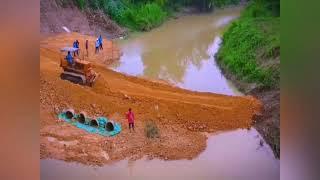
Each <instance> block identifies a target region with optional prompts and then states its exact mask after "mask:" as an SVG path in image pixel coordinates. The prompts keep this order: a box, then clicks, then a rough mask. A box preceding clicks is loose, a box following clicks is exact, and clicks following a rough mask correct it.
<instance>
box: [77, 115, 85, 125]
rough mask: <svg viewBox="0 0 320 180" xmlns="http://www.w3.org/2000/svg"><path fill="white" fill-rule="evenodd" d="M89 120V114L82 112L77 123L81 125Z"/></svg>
mask: <svg viewBox="0 0 320 180" xmlns="http://www.w3.org/2000/svg"><path fill="white" fill-rule="evenodd" d="M86 118H87V114H86V113H85V112H81V113H80V114H79V116H78V119H77V121H78V122H79V123H81V124H85V122H86Z"/></svg>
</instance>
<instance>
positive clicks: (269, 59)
mask: <svg viewBox="0 0 320 180" xmlns="http://www.w3.org/2000/svg"><path fill="white" fill-rule="evenodd" d="M279 56H280V19H279V18H277V17H272V16H271V14H270V12H268V10H267V9H266V6H264V5H263V4H259V3H255V2H254V3H252V4H251V5H250V6H248V7H247V8H246V9H245V11H244V12H243V14H242V15H241V18H240V19H239V20H237V21H235V22H233V23H232V24H231V26H230V27H229V28H228V29H227V31H226V32H225V33H224V35H223V44H222V46H221V48H220V49H219V51H218V53H217V61H218V63H219V64H220V65H222V67H223V68H224V69H227V70H228V71H230V72H231V73H232V74H235V75H236V76H237V77H239V79H240V80H243V81H246V82H249V83H257V84H258V85H259V86H260V87H266V88H271V87H278V86H279V83H280V63H277V62H276V61H277V57H279Z"/></svg>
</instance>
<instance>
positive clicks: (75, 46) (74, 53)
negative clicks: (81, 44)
mask: <svg viewBox="0 0 320 180" xmlns="http://www.w3.org/2000/svg"><path fill="white" fill-rule="evenodd" d="M73 47H74V48H77V42H76V41H74V42H73ZM73 56H74V57H75V56H76V51H73Z"/></svg>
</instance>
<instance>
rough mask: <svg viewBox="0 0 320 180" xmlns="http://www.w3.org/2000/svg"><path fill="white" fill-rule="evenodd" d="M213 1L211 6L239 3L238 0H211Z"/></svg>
mask: <svg viewBox="0 0 320 180" xmlns="http://www.w3.org/2000/svg"><path fill="white" fill-rule="evenodd" d="M211 1H213V6H216V7H224V6H227V5H233V4H239V2H240V0H211Z"/></svg>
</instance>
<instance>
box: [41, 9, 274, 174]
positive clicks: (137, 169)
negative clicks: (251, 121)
mask: <svg viewBox="0 0 320 180" xmlns="http://www.w3.org/2000/svg"><path fill="white" fill-rule="evenodd" d="M240 11H241V8H230V9H224V10H217V11H215V12H214V13H211V14H201V15H188V16H183V17H180V18H178V19H172V20H170V21H168V22H166V23H164V24H163V25H162V26H161V27H159V28H156V29H154V30H152V31H150V32H147V33H139V34H134V35H132V36H131V37H130V38H128V39H126V40H121V41H119V42H118V43H119V45H120V47H121V49H122V51H123V53H124V54H123V56H122V57H121V59H120V61H119V63H118V64H115V65H114V66H113V67H112V68H113V69H114V70H116V71H119V72H122V73H126V74H130V75H135V76H143V77H147V78H151V79H163V80H165V81H168V82H171V83H172V84H175V85H176V86H179V87H181V88H185V89H190V90H194V91H203V92H214V93H221V94H228V95H241V93H240V92H238V91H237V90H236V88H234V87H233V86H232V84H231V83H230V82H229V81H228V80H226V78H225V77H224V76H223V75H222V74H221V71H220V69H219V67H218V66H217V64H216V62H215V58H214V54H215V53H216V52H217V51H218V49H219V45H220V43H221V33H222V32H223V30H224V28H225V27H226V26H227V25H228V24H229V23H230V22H231V21H232V20H233V19H235V18H237V17H238V16H239V15H240ZM239 43H241V42H239ZM181 151H183V149H181ZM40 163H41V179H60V180H62V179H68V180H73V179H75V180H81V179H93V180H100V179H101V180H102V179H167V180H168V179H183V180H186V179H199V180H200V179H208V180H209V179H210V180H212V179H218V180H224V179H239V180H240V179H246V180H251V179H252V180H258V179H259V180H264V179H265V180H274V179H280V162H279V160H277V159H275V157H274V155H273V153H272V151H271V149H270V147H269V146H268V145H267V144H266V143H265V141H264V140H263V138H262V137H261V135H260V134H259V133H258V132H257V131H256V130H255V129H254V128H251V129H250V130H246V129H239V130H235V131H230V132H221V133H217V134H214V135H209V137H208V140H207V148H206V150H205V151H204V152H202V153H201V154H200V155H199V156H198V157H196V158H195V159H193V160H175V161H163V160H158V159H153V160H146V159H141V160H137V161H128V160H122V161H119V162H115V163H114V164H110V165H105V166H103V167H92V166H84V165H81V164H78V163H66V162H64V161H59V160H50V159H45V160H41V161H40Z"/></svg>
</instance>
